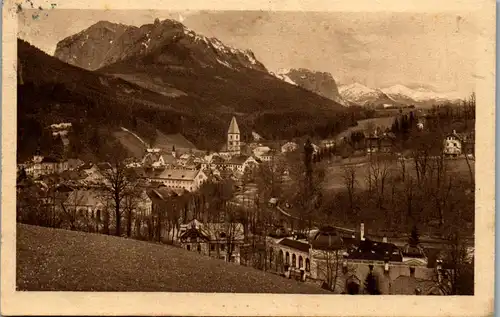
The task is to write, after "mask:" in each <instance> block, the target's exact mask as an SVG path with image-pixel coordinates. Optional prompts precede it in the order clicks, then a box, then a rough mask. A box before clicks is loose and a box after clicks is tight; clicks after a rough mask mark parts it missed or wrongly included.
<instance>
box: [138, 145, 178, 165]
mask: <svg viewBox="0 0 500 317" xmlns="http://www.w3.org/2000/svg"><path fill="white" fill-rule="evenodd" d="M176 163H177V160H176V158H175V157H174V156H173V155H168V154H162V153H161V151H160V149H148V150H147V152H146V154H145V155H144V157H143V158H142V160H141V165H142V166H143V167H146V168H164V167H173V166H175V165H176Z"/></svg>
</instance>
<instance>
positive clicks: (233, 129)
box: [227, 116, 240, 134]
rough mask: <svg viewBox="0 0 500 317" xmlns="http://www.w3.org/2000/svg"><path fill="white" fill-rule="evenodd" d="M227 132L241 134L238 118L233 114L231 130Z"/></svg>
mask: <svg viewBox="0 0 500 317" xmlns="http://www.w3.org/2000/svg"><path fill="white" fill-rule="evenodd" d="M227 134H240V128H239V127H238V122H236V118H235V117H234V116H233V118H232V119H231V123H230V124H229V130H228V131H227Z"/></svg>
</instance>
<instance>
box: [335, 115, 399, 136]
mask: <svg viewBox="0 0 500 317" xmlns="http://www.w3.org/2000/svg"><path fill="white" fill-rule="evenodd" d="M395 117H396V116H388V117H379V118H370V119H365V120H360V121H358V125H357V126H355V127H350V128H349V129H347V130H345V131H342V132H341V133H339V134H338V135H337V138H339V139H340V138H342V137H346V136H348V135H349V134H351V133H352V132H355V131H363V130H365V129H366V128H367V127H368V125H370V124H374V125H375V126H376V127H380V128H381V129H383V130H385V129H386V128H390V127H391V126H392V123H393V122H394V118H395Z"/></svg>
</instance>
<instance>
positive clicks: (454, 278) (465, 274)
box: [434, 231, 474, 295]
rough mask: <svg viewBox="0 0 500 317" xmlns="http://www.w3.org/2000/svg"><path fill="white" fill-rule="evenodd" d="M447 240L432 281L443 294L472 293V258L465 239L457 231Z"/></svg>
mask: <svg viewBox="0 0 500 317" xmlns="http://www.w3.org/2000/svg"><path fill="white" fill-rule="evenodd" d="M447 240H448V241H447V242H448V244H447V245H446V246H445V248H444V250H443V255H444V259H443V260H440V261H439V262H438V267H437V269H436V275H435V276H434V281H435V282H436V284H437V286H438V287H439V288H440V290H441V291H442V292H443V293H444V294H445V295H474V260H473V258H470V257H469V254H468V253H469V252H468V246H467V241H466V239H465V238H464V237H463V235H461V234H460V233H459V232H458V231H456V232H454V233H451V234H450V235H449V236H448V237H447Z"/></svg>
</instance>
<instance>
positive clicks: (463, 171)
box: [325, 156, 474, 191]
mask: <svg viewBox="0 0 500 317" xmlns="http://www.w3.org/2000/svg"><path fill="white" fill-rule="evenodd" d="M368 160H369V159H368V156H364V157H357V158H353V159H343V160H342V161H340V162H336V163H333V164H330V165H329V166H328V167H327V169H326V175H325V180H326V181H325V190H327V191H332V190H333V191H338V190H344V189H345V184H344V173H345V172H344V171H345V168H346V167H348V166H349V167H353V168H354V169H355V170H356V179H357V186H358V188H360V189H366V188H367V182H366V179H367V177H368V167H369V164H368ZM469 162H470V164H471V167H472V170H473V172H474V161H469ZM447 163H448V167H449V171H450V172H451V173H455V174H456V175H457V176H459V177H469V168H468V166H467V162H466V160H465V158H457V159H450V160H447ZM387 167H388V170H389V173H391V174H392V175H394V174H395V173H400V171H401V165H400V164H398V162H397V161H396V159H394V160H392V161H389V162H387ZM406 168H407V171H409V172H411V173H414V171H415V167H414V163H413V161H412V160H407V161H406Z"/></svg>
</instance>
